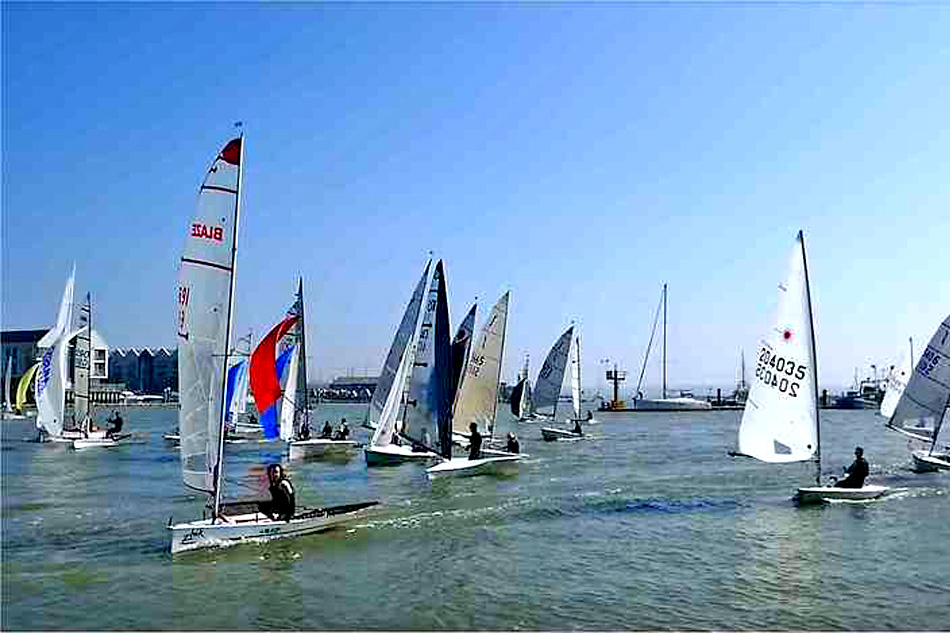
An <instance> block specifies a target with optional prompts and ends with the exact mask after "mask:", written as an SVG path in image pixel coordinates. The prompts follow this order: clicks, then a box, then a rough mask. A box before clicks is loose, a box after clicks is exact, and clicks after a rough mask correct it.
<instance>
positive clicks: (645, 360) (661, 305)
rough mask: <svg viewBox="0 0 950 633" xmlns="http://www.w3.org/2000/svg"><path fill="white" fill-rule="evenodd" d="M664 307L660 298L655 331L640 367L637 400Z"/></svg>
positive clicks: (654, 320) (652, 331) (653, 330)
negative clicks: (661, 309)
mask: <svg viewBox="0 0 950 633" xmlns="http://www.w3.org/2000/svg"><path fill="white" fill-rule="evenodd" d="M662 307H663V297H660V302H659V303H658V304H657V306H656V315H655V316H654V317H653V329H652V330H650V342H649V343H647V353H646V354H644V356H643V364H642V365H641V366H640V378H639V379H638V380H637V392H636V394H634V398H637V397H638V396H639V394H640V386H641V385H642V384H643V375H644V374H645V373H646V370H647V360H649V358H650V349H651V348H652V347H653V338H654V337H655V336H656V324H657V323H659V321H660V308H662Z"/></svg>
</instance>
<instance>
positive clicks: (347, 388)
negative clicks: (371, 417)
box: [319, 376, 379, 402]
mask: <svg viewBox="0 0 950 633" xmlns="http://www.w3.org/2000/svg"><path fill="white" fill-rule="evenodd" d="M378 382H379V376H339V377H337V378H334V379H333V382H331V383H330V384H329V385H327V386H326V387H324V388H322V389H320V390H319V395H320V399H321V400H341V401H346V402H369V401H370V400H372V398H373V392H374V391H376V383H378Z"/></svg>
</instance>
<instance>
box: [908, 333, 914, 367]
mask: <svg viewBox="0 0 950 633" xmlns="http://www.w3.org/2000/svg"><path fill="white" fill-rule="evenodd" d="M907 341H908V342H909V343H910V370H911V371H914V337H913V336H911V337H908V339H907Z"/></svg>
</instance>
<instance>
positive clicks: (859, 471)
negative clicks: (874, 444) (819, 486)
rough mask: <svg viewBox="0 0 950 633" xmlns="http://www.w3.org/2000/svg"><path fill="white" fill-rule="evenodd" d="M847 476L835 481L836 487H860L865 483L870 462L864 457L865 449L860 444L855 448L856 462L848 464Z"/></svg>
mask: <svg viewBox="0 0 950 633" xmlns="http://www.w3.org/2000/svg"><path fill="white" fill-rule="evenodd" d="M845 472H846V473H847V475H848V476H847V477H845V478H844V479H842V480H841V481H838V482H836V483H835V488H860V487H862V486H863V485H864V478H865V477H867V476H868V463H867V461H865V459H864V449H863V448H861V447H860V446H858V447H857V448H855V449H854V462H853V463H852V464H851V465H850V466H848V468H847V470H845Z"/></svg>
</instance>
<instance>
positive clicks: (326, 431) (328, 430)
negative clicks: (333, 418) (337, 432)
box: [320, 420, 333, 440]
mask: <svg viewBox="0 0 950 633" xmlns="http://www.w3.org/2000/svg"><path fill="white" fill-rule="evenodd" d="M332 435H333V427H332V426H330V421H329V420H327V421H326V422H324V423H323V430H322V431H320V439H321V440H328V439H330V437H331V436H332Z"/></svg>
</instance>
